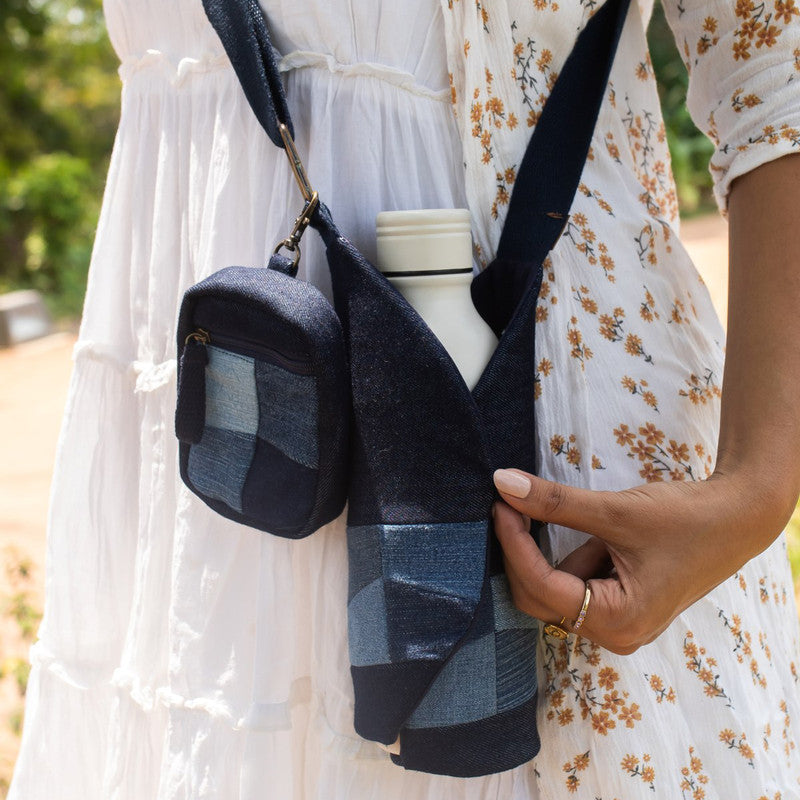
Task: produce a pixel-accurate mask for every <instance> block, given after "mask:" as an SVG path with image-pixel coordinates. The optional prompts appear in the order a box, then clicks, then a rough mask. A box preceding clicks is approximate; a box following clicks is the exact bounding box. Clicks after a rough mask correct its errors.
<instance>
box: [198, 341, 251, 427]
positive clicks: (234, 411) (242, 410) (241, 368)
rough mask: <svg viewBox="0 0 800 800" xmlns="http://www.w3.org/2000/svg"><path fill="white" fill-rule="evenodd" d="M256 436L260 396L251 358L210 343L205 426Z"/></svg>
mask: <svg viewBox="0 0 800 800" xmlns="http://www.w3.org/2000/svg"><path fill="white" fill-rule="evenodd" d="M209 426H210V427H212V428H220V429H222V430H228V431H238V432H239V433H249V434H252V435H253V436H255V434H256V433H257V432H258V396H257V394H256V378H255V366H254V361H253V359H252V358H248V357H247V356H241V355H239V354H238V353H231V352H230V351H229V350H223V349H222V348H220V347H214V346H209V348H208V365H207V366H206V427H209Z"/></svg>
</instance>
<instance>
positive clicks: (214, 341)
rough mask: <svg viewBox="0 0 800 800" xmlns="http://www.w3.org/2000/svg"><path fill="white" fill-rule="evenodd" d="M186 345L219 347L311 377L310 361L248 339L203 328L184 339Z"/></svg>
mask: <svg viewBox="0 0 800 800" xmlns="http://www.w3.org/2000/svg"><path fill="white" fill-rule="evenodd" d="M185 341H186V343H187V344H188V343H189V342H190V341H195V342H197V343H198V344H203V345H206V346H207V345H219V346H220V347H221V348H223V349H225V350H230V351H232V352H234V353H239V354H240V355H243V356H251V357H253V358H259V359H261V360H262V361H269V362H270V363H271V364H275V365H276V366H279V367H283V368H284V369H287V370H289V371H290V372H294V373H297V374H298V375H311V374H312V368H311V360H310V359H308V358H302V357H300V358H298V357H297V356H289V355H286V353H282V352H280V350H276V349H275V348H273V347H268V346H267V345H265V344H262V343H261V342H253V341H250V340H248V339H234V338H231V337H229V336H223V335H221V334H219V333H215V334H213V336H212V334H211V333H209V332H208V331H206V330H203V328H197V330H195V331H193V332H192V333H190V334H189V335H188V336H187V337H186V340H185Z"/></svg>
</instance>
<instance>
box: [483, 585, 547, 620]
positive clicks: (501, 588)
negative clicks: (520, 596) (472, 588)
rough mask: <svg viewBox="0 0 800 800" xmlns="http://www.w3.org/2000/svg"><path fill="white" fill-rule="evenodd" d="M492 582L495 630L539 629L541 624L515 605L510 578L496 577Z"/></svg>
mask: <svg viewBox="0 0 800 800" xmlns="http://www.w3.org/2000/svg"><path fill="white" fill-rule="evenodd" d="M491 580H492V604H493V605H494V627H495V630H498V631H505V630H511V629H518V628H531V629H538V627H539V623H538V622H537V621H536V620H535V619H534V618H533V617H531V616H528V614H526V613H525V612H524V611H520V610H519V609H518V608H517V607H516V606H515V605H514V600H513V598H512V597H511V589H510V588H509V586H508V578H506V576H505V575H494V576H492V579H491Z"/></svg>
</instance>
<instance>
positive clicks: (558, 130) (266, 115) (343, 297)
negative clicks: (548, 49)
mask: <svg viewBox="0 0 800 800" xmlns="http://www.w3.org/2000/svg"><path fill="white" fill-rule="evenodd" d="M628 5H629V0H607V2H606V3H605V4H604V5H603V6H602V7H601V8H600V9H598V10H597V12H596V13H595V14H594V15H593V17H592V19H591V20H590V21H589V23H587V26H586V28H585V29H584V30H583V31H582V32H581V34H580V35H579V37H578V40H577V43H576V45H575V48H574V50H573V52H572V53H571V55H570V56H569V58H568V59H567V62H566V63H565V65H564V67H563V69H562V71H561V74H560V77H559V79H558V81H557V82H556V84H555V86H554V88H553V90H552V92H551V95H550V98H549V99H548V101H547V103H546V104H545V108H544V111H543V113H542V116H541V118H540V120H539V122H538V123H537V126H536V128H535V130H534V133H533V136H532V137H531V142H530V144H529V146H528V149H527V151H526V154H525V157H524V159H523V162H522V164H521V166H520V169H519V171H518V176H517V180H516V183H515V188H514V191H513V194H512V197H511V201H510V205H509V210H508V215H507V221H506V225H505V227H504V230H503V234H502V237H501V240H500V244H499V246H498V252H497V257H496V258H495V260H494V261H493V262H492V264H490V265H489V267H487V268H486V270H485V271H484V272H483V273H481V275H479V276H478V277H476V278H475V280H474V281H473V286H472V295H473V301H474V303H475V306H476V308H477V309H478V311H479V312H480V313H481V315H482V316H483V317H484V319H486V321H487V322H488V323H489V324H490V325H491V326H492V328H493V329H494V330H495V332H496V333H497V334H498V335H499V336H500V342H499V344H498V346H497V349H496V351H495V353H494V354H493V356H492V358H491V360H490V362H489V364H488V365H487V367H486V369H485V370H484V372H483V374H482V376H481V378H480V380H479V381H478V383H477V385H476V386H475V388H474V389H473V390H472V391H470V390H469V389H468V387H467V386H466V384H465V383H464V381H463V379H462V378H461V375H460V374H459V372H458V370H457V368H456V367H455V364H454V363H453V361H452V359H451V358H450V357H449V355H448V354H447V352H446V351H445V350H444V348H443V347H442V345H441V344H440V343H439V341H438V339H436V337H435V336H434V334H433V333H432V332H431V331H430V329H429V328H428V327H427V326H426V325H425V323H424V322H423V321H422V319H421V318H420V316H419V315H418V314H417V313H416V311H414V309H413V308H412V307H411V306H410V305H409V304H408V302H407V301H406V300H405V298H403V297H402V295H400V293H399V292H398V291H397V290H396V289H395V288H394V287H393V286H392V285H391V284H390V283H389V282H388V280H387V279H386V278H385V277H384V276H383V275H382V274H381V273H380V272H379V271H378V270H376V269H375V267H373V266H372V265H371V264H370V263H369V262H367V261H366V259H364V258H363V256H361V254H360V253H359V252H358V251H357V250H356V249H355V248H354V247H353V245H352V244H351V243H350V242H348V241H347V239H345V238H344V237H343V236H341V234H340V233H339V231H338V230H337V228H336V226H335V224H334V223H333V220H332V219H331V216H330V213H329V212H328V210H327V208H326V207H325V206H324V205H322V204H321V203H320V204H319V205H318V207H317V208H316V209H314V211H313V213H312V214H311V215H310V224H311V225H312V226H313V227H314V228H316V229H317V230H318V232H319V233H320V234H321V236H322V238H323V240H324V241H325V244H326V247H327V250H326V255H327V259H328V264H329V267H330V271H331V283H332V288H333V298H334V306H335V309H336V312H337V314H338V316H339V319H340V320H341V323H342V328H343V332H344V341H345V349H346V353H347V358H348V361H349V366H350V393H351V403H352V414H351V423H350V442H351V447H350V453H349V461H348V464H347V480H348V501H349V504H348V518H347V539H348V556H349V595H348V609H347V611H348V634H349V648H350V661H351V675H352V679H353V687H354V694H355V709H354V715H355V729H356V731H357V732H358V733H359V734H360V735H361V736H363V737H364V738H367V739H371V740H373V741H376V742H379V743H381V744H383V745H385V746H386V747H387V748H388V749H389V750H390V752H392V759H393V760H394V761H395V763H397V764H399V765H401V766H403V767H405V768H407V769H413V770H421V771H424V772H430V773H435V774H444V775H452V776H458V777H471V776H478V775H485V774H489V773H493V772H500V771H503V770H506V769H510V768H512V767H515V766H518V765H519V764H522V763H524V762H525V761H528V760H529V759H531V758H532V757H533V756H534V755H535V754H536V753H537V752H538V750H539V746H540V742H539V737H538V733H537V729H536V700H537V685H536V664H535V649H536V641H537V637H538V623H537V622H536V621H535V620H533V619H532V618H530V617H528V616H527V615H525V614H522V613H521V612H519V611H518V610H516V609H515V608H514V606H513V603H512V601H511V597H510V593H509V589H508V583H507V580H506V578H505V576H504V574H503V565H502V554H501V552H500V550H499V546H498V544H497V541H496V539H495V537H494V532H493V527H492V520H491V505H492V502H493V501H494V500H495V499H496V498H497V496H498V495H497V493H496V492H495V490H494V487H493V483H492V472H493V470H494V469H495V468H498V467H506V466H514V467H519V468H521V469H524V470H527V471H530V472H533V471H534V470H535V461H536V442H535V441H534V435H533V430H534V426H533V413H534V408H533V397H534V388H535V387H534V369H533V365H534V364H535V354H534V346H535V337H534V333H535V325H534V323H535V311H536V303H537V297H538V292H539V288H540V285H541V279H542V263H543V261H544V259H545V257H546V255H547V253H548V252H549V251H550V249H551V248H552V247H553V245H554V244H555V243H556V241H557V240H558V238H559V236H560V235H561V232H562V231H563V228H564V226H565V225H566V221H567V218H568V214H569V209H570V206H571V203H572V199H573V197H574V194H575V191H576V188H577V185H578V182H579V179H580V174H581V171H582V168H583V164H584V162H585V159H586V154H587V152H588V149H589V143H590V140H591V135H592V131H593V128H594V123H595V120H596V118H597V114H598V111H599V107H600V102H601V100H602V97H603V93H604V90H605V86H606V82H607V78H608V74H609V71H610V67H611V63H612V61H613V55H614V52H615V49H616V45H617V42H618V40H619V36H620V33H621V30H622V26H623V23H624V20H625V17H626V14H627V9H628ZM204 6H205V9H206V13H207V15H208V17H209V19H210V20H211V22H212V24H213V25H214V27H215V28H216V30H217V32H218V34H219V35H220V38H221V40H222V42H223V45H224V46H225V48H226V50H227V52H228V54H229V56H230V58H231V62H232V63H233V65H234V68H235V69H236V71H237V74H238V76H239V79H240V81H241V83H242V86H243V88H244V90H245V94H246V95H247V97H248V100H249V101H250V104H251V106H252V107H253V110H254V111H255V113H256V115H257V116H258V118H259V120H260V121H261V122H262V125H263V126H264V128H265V129H266V131H267V133H268V134H269V135H270V138H271V139H272V141H273V142H274V143H275V144H278V145H279V146H283V145H282V142H284V141H285V140H286V137H285V136H281V134H280V130H281V128H282V126H283V125H285V126H286V128H288V127H290V125H291V123H290V120H289V117H288V111H287V110H286V107H285V97H284V95H283V88H282V86H281V83H280V77H279V75H278V72H277V68H276V66H275V60H274V53H273V51H272V48H271V46H270V43H269V36H268V32H267V28H266V24H265V21H264V19H263V16H262V13H261V10H260V8H259V6H258V4H257V3H256V2H255V0H204ZM409 341H410V342H413V343H414V346H413V347H408V346H407V343H408V342H409Z"/></svg>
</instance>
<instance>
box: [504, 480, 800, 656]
mask: <svg viewBox="0 0 800 800" xmlns="http://www.w3.org/2000/svg"><path fill="white" fill-rule="evenodd" d="M495 485H496V486H497V488H498V490H499V491H500V493H501V495H502V497H503V499H504V500H505V502H497V503H496V504H495V507H494V512H495V530H496V533H497V537H498V539H499V541H500V544H501V546H502V548H503V551H504V553H505V563H506V572H507V574H508V579H509V582H510V584H511V593H512V596H513V598H514V603H515V605H516V606H517V607H518V608H520V609H521V610H522V611H524V612H526V613H528V614H530V615H531V616H534V617H537V618H538V619H541V620H543V621H545V622H553V623H558V622H559V620H560V619H561V618H562V617H566V619H567V622H566V623H564V627H567V626H568V625H569V622H571V621H574V620H575V618H576V617H577V616H578V612H579V611H580V608H581V604H582V603H583V599H584V589H585V584H584V581H586V580H588V579H591V580H590V581H589V585H590V587H591V590H592V597H591V601H590V603H589V608H588V612H587V614H586V618H585V621H584V622H583V625H582V626H581V629H580V634H581V635H582V636H585V637H586V638H588V639H590V640H591V641H593V642H596V643H597V644H599V645H601V646H603V647H605V648H607V649H609V650H612V651H613V652H615V653H620V654H628V653H632V652H633V651H634V650H636V649H637V648H639V647H641V646H642V645H643V644H647V643H648V642H650V641H652V640H653V639H655V638H656V636H658V635H659V634H660V633H661V632H662V631H663V630H664V629H665V628H666V627H667V626H668V625H669V624H670V622H671V621H672V620H673V619H674V618H675V617H676V616H677V615H678V614H679V613H680V612H681V611H683V610H684V609H685V608H687V607H688V606H689V605H691V604H692V603H693V602H695V601H696V600H698V599H699V598H700V597H702V596H703V595H705V594H706V593H707V592H709V591H710V590H711V589H713V588H714V587H715V586H716V585H717V584H719V583H721V582H722V581H724V580H725V579H726V578H728V577H730V576H731V575H732V574H733V573H734V572H736V570H738V569H739V568H740V567H741V566H742V565H743V564H744V563H745V562H746V561H748V560H749V559H750V558H752V557H753V556H755V555H757V554H758V553H759V552H760V551H761V550H763V549H764V548H765V547H767V546H768V545H769V543H770V542H771V541H772V540H773V539H774V538H775V537H776V536H777V535H778V534H779V533H780V531H781V530H782V528H783V526H784V525H785V523H786V521H787V520H788V518H789V516H790V515H791V509H792V505H791V503H790V504H788V505H787V503H786V502H782V501H781V500H779V498H778V497H777V493H775V492H768V491H766V490H759V484H758V483H755V482H754V481H752V480H746V479H745V478H744V477H741V478H738V477H735V476H730V477H729V476H726V475H720V474H715V475H714V476H712V477H711V478H709V479H708V480H706V481H701V482H696V483H695V482H686V483H683V482H680V483H677V482H676V483H649V484H645V485H643V486H637V487H635V488H633V489H628V490H626V491H621V492H599V491H591V490H588V489H576V488H573V487H569V486H564V485H561V484H558V483H552V482H550V481H546V480H543V479H541V478H537V477H535V476H533V475H529V474H528V473H526V472H522V471H521V470H497V472H495ZM514 509H516V510H514ZM530 519H536V520H540V521H542V522H551V523H554V524H557V525H563V526H565V527H568V528H573V529H575V530H578V531H584V532H585V533H590V534H592V536H593V538H591V539H589V540H588V541H587V542H586V543H585V544H584V545H582V546H581V547H579V548H578V549H577V550H575V551H573V552H572V553H571V554H570V555H569V556H567V557H566V558H565V559H564V560H563V561H562V562H561V563H560V564H559V565H558V568H557V569H556V568H553V567H552V566H550V565H549V564H548V563H547V561H546V560H545V558H544V556H543V555H542V553H541V551H540V550H539V548H538V547H537V546H536V544H535V543H534V541H533V538H532V537H531V536H530V534H529V530H530Z"/></svg>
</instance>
